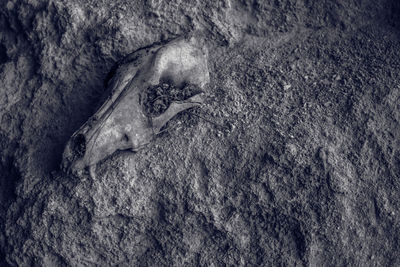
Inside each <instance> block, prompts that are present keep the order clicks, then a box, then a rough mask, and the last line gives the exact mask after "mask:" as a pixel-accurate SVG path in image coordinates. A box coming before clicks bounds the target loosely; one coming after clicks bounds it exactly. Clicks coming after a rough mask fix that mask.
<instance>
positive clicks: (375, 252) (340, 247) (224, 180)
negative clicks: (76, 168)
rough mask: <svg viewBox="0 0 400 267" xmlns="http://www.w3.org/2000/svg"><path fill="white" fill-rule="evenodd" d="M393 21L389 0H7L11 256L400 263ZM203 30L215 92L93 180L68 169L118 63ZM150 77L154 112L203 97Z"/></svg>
mask: <svg viewBox="0 0 400 267" xmlns="http://www.w3.org/2000/svg"><path fill="white" fill-rule="evenodd" d="M399 21H400V4H399V3H398V1H394V0H387V1H362V2H360V1H344V0H343V1H342V0H335V1H292V0H285V1H237V2H234V1H220V2H215V1H168V2H166V1H143V2H135V3H132V2H131V1H108V0H102V1H95V2H94V1H90V2H87V3H82V2H81V1H74V0H72V1H55V2H54V1H53V2H50V1H45V0H42V1H30V0H18V1H3V2H1V3H0V88H2V89H1V90H0V207H1V209H0V218H1V220H0V264H1V265H2V266H3V265H4V266H7V265H10V266H27V265H33V266H76V265H86V266H109V265H123V266H125V265H129V266H164V265H165V266H170V265H189V266H199V265H200V266H202V265H205V266H209V265H215V266H224V265H234V266H276V265H285V266H295V265H296V266H330V265H333V266H337V265H339V266H397V265H400V262H399V259H398V254H399V252H400V246H399V244H400V242H399V236H400V224H399V222H398V219H397V218H398V217H399V214H400V204H399V203H400V202H399V199H400V195H399V194H400V193H399V192H400V136H399V134H400V124H399V121H400V104H399V103H400V87H399V85H398V81H399V78H400V77H399V75H400V74H399V73H400V49H399V48H400V47H399V40H400V31H399V29H400V28H399V27H400V23H399ZM195 30H200V31H201V32H202V33H203V34H204V36H205V39H206V43H207V46H208V51H209V54H210V55H209V62H208V63H209V68H210V78H211V82H210V84H209V85H208V87H207V90H206V92H205V94H206V98H205V103H204V104H203V105H202V106H201V107H199V108H196V109H194V110H190V111H188V112H184V113H181V114H179V115H178V116H176V117H175V118H174V120H173V121H171V122H170V123H171V125H170V126H173V127H168V130H167V131H165V132H163V133H162V134H161V135H159V136H157V138H156V139H155V140H154V142H152V143H151V144H149V145H148V146H146V147H145V148H144V149H143V150H140V151H138V152H137V153H133V152H129V151H124V152H120V153H116V154H115V155H113V156H112V157H110V158H109V159H107V160H105V161H104V162H102V163H101V164H99V166H98V167H97V168H98V170H97V172H98V175H97V177H96V179H93V178H91V177H90V176H88V175H82V176H79V177H77V176H73V175H70V174H66V173H64V172H62V171H61V170H60V169H59V165H60V160H61V154H62V151H63V149H64V146H65V144H66V142H67V141H68V139H69V138H70V136H71V135H72V133H73V132H75V131H76V130H77V129H78V128H79V127H80V126H81V125H82V124H83V123H84V122H85V121H86V120H87V119H88V118H89V117H90V116H91V115H92V114H93V113H94V112H95V109H96V107H98V105H99V104H101V101H102V97H101V96H102V95H103V93H104V92H105V91H106V87H105V84H107V80H108V79H110V77H109V76H111V75H112V69H113V66H114V67H115V64H117V63H118V62H120V61H121V60H123V59H124V57H125V56H126V55H128V54H129V53H131V52H133V51H136V50H138V49H139V48H142V47H146V46H150V45H152V44H153V43H157V42H163V41H165V40H169V39H172V38H174V37H179V36H182V35H184V34H186V33H188V32H191V31H195ZM149 89H151V90H149V92H150V93H149V95H148V96H147V98H146V99H148V102H147V103H148V105H145V106H146V108H147V109H148V112H149V114H151V116H156V115H157V114H159V112H162V111H163V110H165V109H166V108H167V107H168V105H169V104H170V103H171V101H176V100H182V99H183V98H185V97H186V96H189V95H191V94H192V92H193V91H192V90H188V91H186V90H183V91H182V90H178V92H179V94H181V93H182V92H183V93H184V94H183V95H179V94H175V93H174V92H176V91H175V90H176V89H177V88H174V87H173V86H171V85H170V86H169V87H165V89H164V88H163V86H162V85H161V86H158V87H154V88H149ZM185 92H186V93H185ZM157 94H159V95H157ZM160 96H168V97H165V98H159V99H157V97H160ZM156 99H157V100H156ZM158 100H161V101H160V102H157V103H156V101H158ZM153 101H154V102H153ZM150 103H152V104H150ZM78 141H79V140H78ZM80 144H81V142H77V153H78V154H79V153H81V152H82V151H83V150H82V149H83V147H82V146H80Z"/></svg>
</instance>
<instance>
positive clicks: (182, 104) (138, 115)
mask: <svg viewBox="0 0 400 267" xmlns="http://www.w3.org/2000/svg"><path fill="white" fill-rule="evenodd" d="M207 56H208V55H207V50H206V48H205V45H204V43H203V42H202V41H201V40H200V39H199V38H196V37H194V36H191V37H187V38H179V39H175V40H173V41H171V42H169V43H167V44H165V45H154V46H152V47H149V48H144V49H141V50H138V51H136V52H134V53H132V54H130V55H129V56H128V57H127V58H126V59H125V60H124V62H123V63H122V64H121V65H120V66H119V67H118V69H117V71H116V73H115V75H114V77H113V78H112V80H111V81H110V83H109V88H110V89H111V94H110V96H109V98H108V99H107V100H106V101H105V103H104V104H103V105H102V106H101V108H100V109H99V110H98V111H97V112H96V113H95V114H94V115H93V116H92V117H91V118H90V119H89V120H88V121H87V122H86V123H85V124H84V125H83V126H82V127H81V128H80V129H79V130H78V131H76V132H75V133H74V134H73V135H72V137H71V139H70V140H69V141H68V143H67V145H66V148H65V150H64V153H63V162H62V167H63V169H64V170H69V171H74V172H78V171H81V170H84V169H85V168H87V167H89V169H91V168H93V167H95V166H96V164H97V163H98V162H99V161H101V160H103V159H105V158H106V157H107V156H109V155H111V154H113V153H114V152H115V151H117V150H127V149H130V150H132V151H137V150H139V149H140V148H141V147H143V146H144V145H146V144H148V143H149V142H150V141H151V140H152V139H153V138H154V136H155V135H156V134H157V133H159V132H160V129H161V128H162V127H163V126H164V125H165V124H166V123H167V122H168V121H169V120H170V119H171V118H172V117H174V116H175V115H176V114H177V113H179V112H181V111H183V110H186V109H188V108H191V107H194V106H197V105H200V104H201V103H202V93H199V94H195V95H194V96H192V97H190V98H188V99H186V100H183V101H178V102H177V101H175V102H172V103H171V104H170V105H169V107H168V108H167V109H166V110H165V112H164V113H162V114H161V115H159V116H155V117H153V116H151V115H149V114H147V113H146V112H145V111H144V108H143V103H142V102H143V96H144V94H145V92H146V90H148V88H150V87H151V86H153V87H154V86H155V85H158V84H160V83H162V82H163V81H169V82H171V83H173V85H174V86H176V87H177V88H182V87H183V86H185V85H186V84H190V85H195V86H198V87H199V88H200V89H203V88H204V86H205V85H206V84H207V83H208V82H209V73H208V66H207Z"/></svg>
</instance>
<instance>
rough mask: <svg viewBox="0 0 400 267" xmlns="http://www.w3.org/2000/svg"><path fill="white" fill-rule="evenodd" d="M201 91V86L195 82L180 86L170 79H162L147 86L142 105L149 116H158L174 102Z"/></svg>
mask: <svg viewBox="0 0 400 267" xmlns="http://www.w3.org/2000/svg"><path fill="white" fill-rule="evenodd" d="M199 92H201V90H200V88H199V87H198V86H196V85H193V84H185V85H183V86H182V87H181V88H178V87H176V86H175V85H173V84H172V82H170V81H162V82H160V84H158V85H155V86H151V87H149V88H147V90H146V91H145V92H144V94H143V96H142V106H143V108H144V112H145V113H146V114H147V115H148V116H150V117H157V116H159V115H161V114H162V113H164V112H165V111H166V110H167V109H168V107H169V106H170V105H171V103H172V102H177V101H183V100H186V99H188V98H190V97H192V96H194V95H196V94H198V93H199Z"/></svg>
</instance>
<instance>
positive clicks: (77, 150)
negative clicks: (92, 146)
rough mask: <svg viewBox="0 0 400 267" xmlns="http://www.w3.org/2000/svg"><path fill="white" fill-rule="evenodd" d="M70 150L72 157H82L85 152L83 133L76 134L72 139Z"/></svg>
mask: <svg viewBox="0 0 400 267" xmlns="http://www.w3.org/2000/svg"><path fill="white" fill-rule="evenodd" d="M72 152H73V154H74V157H76V158H82V157H83V156H84V155H85V152H86V138H85V136H84V135H83V134H78V135H77V136H75V138H74V139H73V141H72Z"/></svg>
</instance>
